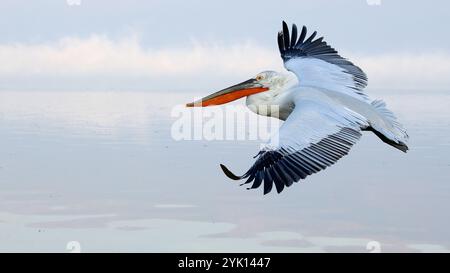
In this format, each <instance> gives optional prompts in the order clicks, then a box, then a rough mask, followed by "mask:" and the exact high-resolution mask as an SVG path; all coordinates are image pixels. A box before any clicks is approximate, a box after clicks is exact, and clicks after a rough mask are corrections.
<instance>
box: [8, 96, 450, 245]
mask: <svg viewBox="0 0 450 273" xmlns="http://www.w3.org/2000/svg"><path fill="white" fill-rule="evenodd" d="M370 94H371V95H372V96H374V95H375V94H376V95H377V96H379V97H382V98H383V99H385V101H386V102H387V103H388V106H389V108H391V109H392V110H393V111H394V112H395V113H396V114H397V115H398V117H399V118H400V120H401V122H403V123H404V125H405V126H406V127H407V129H408V133H409V135H410V143H409V146H410V151H409V152H408V153H407V154H404V153H402V152H400V151H398V150H395V149H393V148H391V147H389V146H387V145H385V144H384V143H382V142H381V141H379V140H378V139H377V138H376V137H375V136H374V135H372V134H370V133H364V135H363V137H362V139H361V141H359V143H357V144H356V145H355V146H354V147H353V149H352V151H351V153H350V154H349V155H348V156H346V157H345V158H343V159H342V160H340V161H339V162H338V163H337V164H336V165H334V166H333V167H332V168H329V169H327V170H326V171H323V172H320V173H318V174H316V175H313V176H310V177H308V178H307V179H306V180H304V181H303V182H300V183H297V184H295V185H293V186H292V187H290V188H289V189H287V190H285V191H284V192H283V193H282V194H280V195H278V194H276V193H275V192H273V193H270V194H268V195H265V196H264V195H263V194H262V190H261V189H258V190H253V191H247V190H245V188H244V187H239V186H238V183H236V182H234V181H233V182H232V181H231V180H229V179H228V178H227V177H225V175H224V174H223V173H222V171H221V170H220V168H219V163H225V164H226V165H227V166H229V167H230V168H231V169H232V170H234V171H236V172H237V173H242V172H244V171H245V170H247V168H248V167H250V166H251V164H253V162H254V161H253V158H252V157H253V156H254V155H255V154H256V153H257V151H258V149H259V142H258V141H252V140H247V141H206V140H196V141H175V140H174V139H173V138H172V136H171V126H172V124H173V122H174V121H175V118H174V117H172V116H171V111H172V109H173V107H174V106H175V105H176V104H183V103H186V102H189V101H192V99H193V98H194V97H195V95H199V94H188V93H186V94H183V93H173V94H172V93H167V92H159V93H144V92H90V93H88V92H0V150H1V153H0V251H56V252H67V251H69V250H68V243H69V242H72V241H75V242H77V243H76V244H79V246H80V247H81V251H83V252H91V251H93V252H95V251H132V252H139V251H150V252H172V251H187V252H199V251H215V252H227V251H233V252H249V251H252V252H305V251H306V252H310V251H313V252H347V251H349V252H368V250H367V249H366V246H367V244H368V243H369V242H370V241H377V242H379V244H380V246H381V251H383V252H388V251H407V252H421V251H424V252H427V251H439V252H440V251H450V217H449V213H448V211H449V210H450V179H449V177H450V176H449V175H450V157H449V154H450V109H449V107H448V105H449V102H450V93H449V92H434V93H429V92H414V93H406V92H395V93H387V92H384V93H381V92H380V93H377V92H370ZM242 103H243V102H242V101H240V102H237V104H242ZM69 246H70V244H69ZM69 248H70V247H69Z"/></svg>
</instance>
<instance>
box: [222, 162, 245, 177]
mask: <svg viewBox="0 0 450 273" xmlns="http://www.w3.org/2000/svg"><path fill="white" fill-rule="evenodd" d="M220 168H222V171H223V172H224V173H225V175H226V176H228V178H230V179H233V180H240V179H242V176H237V175H235V174H234V173H232V172H231V171H230V170H229V169H228V168H227V167H226V166H225V165H223V164H220Z"/></svg>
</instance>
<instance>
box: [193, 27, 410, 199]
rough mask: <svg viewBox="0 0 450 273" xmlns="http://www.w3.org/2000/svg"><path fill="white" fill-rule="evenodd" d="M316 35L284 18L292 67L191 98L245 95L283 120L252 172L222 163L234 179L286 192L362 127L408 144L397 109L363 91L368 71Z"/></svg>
mask: <svg viewBox="0 0 450 273" xmlns="http://www.w3.org/2000/svg"><path fill="white" fill-rule="evenodd" d="M316 35H317V32H316V31H314V32H313V33H312V34H311V35H310V36H309V37H307V36H308V35H307V28H306V27H305V26H303V28H302V29H301V31H300V32H299V31H298V29H297V26H296V25H295V24H293V25H292V29H291V33H290V31H289V28H288V25H287V24H286V22H284V21H283V23H282V30H281V31H280V32H279V33H278V47H279V51H280V54H281V58H282V60H283V62H284V67H285V68H286V69H287V70H288V71H290V72H292V73H293V74H292V73H289V74H288V73H279V72H275V71H264V72H261V73H259V74H257V75H256V76H255V77H253V78H251V79H249V80H247V81H244V82H242V83H239V84H237V85H233V86H231V87H229V88H226V89H223V90H220V91H218V92H216V93H214V94H211V95H209V96H206V97H204V98H203V99H201V100H198V101H195V102H192V103H188V104H187V105H186V106H187V107H195V106H200V107H205V106H212V105H220V104H224V103H228V102H231V101H234V100H237V99H239V98H242V97H246V105H247V107H248V108H249V109H250V110H251V111H253V112H255V113H256V114H260V115H266V116H273V117H276V118H278V119H280V120H283V121H284V122H283V124H282V126H281V127H280V128H279V130H278V132H277V133H276V134H274V135H273V136H271V140H270V141H269V142H268V143H267V145H265V146H264V147H263V148H262V149H261V150H260V151H259V153H258V154H257V155H256V156H255V158H256V157H257V159H256V161H255V163H254V164H253V166H252V167H251V168H250V169H249V170H248V171H247V172H246V173H244V174H243V175H241V176H238V175H235V174H234V173H232V172H231V171H230V170H229V169H228V168H227V167H226V166H224V165H222V164H220V166H221V168H222V170H223V172H224V173H225V175H226V176H228V177H229V178H231V179H233V180H241V179H246V181H245V182H244V183H242V184H241V185H248V184H250V183H252V184H251V185H250V186H249V187H248V188H247V189H256V188H259V187H260V186H261V185H264V194H267V193H269V192H270V191H271V190H272V188H273V185H275V188H276V190H277V192H278V193H281V192H282V191H283V189H284V188H285V187H290V186H291V185H292V184H293V183H294V182H298V181H299V180H301V179H305V178H306V177H307V176H308V175H311V174H314V173H317V172H319V171H321V170H324V169H325V168H327V167H329V166H331V165H333V164H334V163H335V162H336V161H338V160H339V159H340V158H342V157H343V156H344V155H347V154H348V152H349V150H350V148H351V147H352V146H353V144H355V143H356V141H357V140H358V139H359V138H360V137H361V131H370V132H372V133H374V134H375V135H376V136H378V137H379V138H380V139H381V140H382V141H383V142H385V143H387V144H389V145H390V146H392V147H394V148H397V149H399V150H400V151H403V152H406V151H407V150H408V146H407V140H408V134H407V133H406V130H405V128H404V127H403V126H402V125H401V124H400V123H399V122H398V121H397V118H396V117H395V115H394V114H393V113H392V112H391V111H390V110H388V109H387V108H386V104H385V103H384V102H383V101H382V100H379V99H371V98H370V97H369V96H368V95H367V94H366V93H364V91H363V90H364V88H365V87H366V86H367V76H366V74H365V73H364V71H362V69H361V68H359V67H358V66H356V65H354V64H353V63H352V62H350V61H349V60H347V59H345V58H343V57H341V56H340V55H339V54H338V52H337V51H336V50H335V49H334V48H332V47H331V46H329V45H328V44H327V43H326V42H325V41H324V40H323V37H321V38H317V39H315V38H316ZM294 74H295V76H294ZM293 77H294V78H296V79H294V80H293ZM270 106H277V107H278V109H279V111H277V113H276V115H274V114H273V113H271V111H262V109H263V108H264V109H270ZM275 139H276V140H277V141H273V140H275Z"/></svg>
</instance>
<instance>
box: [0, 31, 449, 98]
mask: <svg viewBox="0 0 450 273" xmlns="http://www.w3.org/2000/svg"><path fill="white" fill-rule="evenodd" d="M345 56H349V55H348V54H347V55H345ZM350 59H351V60H352V61H353V62H354V63H356V64H358V65H359V66H361V67H362V68H363V69H364V70H365V71H366V72H367V74H368V75H369V83H370V87H371V88H384V89H408V88H414V89H417V88H422V89H430V88H431V89H435V88H445V87H448V86H450V77H449V75H450V54H449V53H448V52H436V53H423V54H417V53H414V54H413V53H401V54H396V53H390V54H379V55H376V56H353V57H351V58H350ZM0 63H1V65H0V77H1V78H3V80H0V89H7V88H9V87H13V88H14V89H20V87H21V86H22V87H23V88H24V89H27V88H28V87H29V86H33V88H37V89H43V90H46V88H48V87H49V86H53V87H54V86H55V84H56V85H57V86H58V85H64V83H69V82H70V84H72V85H73V84H75V85H76V86H77V87H78V88H83V87H85V86H95V84H96V83H98V82H99V81H100V80H101V81H103V83H107V84H106V86H105V84H103V85H102V86H100V88H104V87H106V88H113V87H114V85H115V84H119V85H121V88H125V89H126V87H127V86H128V85H129V84H130V83H131V82H133V83H134V84H133V85H132V86H130V88H131V89H133V88H138V89H139V85H145V86H148V85H149V84H150V83H151V87H152V88H161V87H167V83H168V80H169V81H172V82H173V83H174V85H176V84H175V82H177V80H180V79H181V80H182V81H183V84H180V83H178V88H179V89H183V88H184V89H189V90H191V89H193V88H195V87H196V86H198V84H199V81H200V80H201V81H202V84H201V86H202V87H210V86H213V84H212V83H214V82H216V83H217V82H219V83H222V82H225V81H226V80H230V79H237V78H239V79H244V77H248V76H251V75H254V74H256V73H258V72H260V71H261V70H267V69H273V70H280V69H282V62H281V59H280V58H279V54H278V52H277V50H276V47H275V45H274V48H267V47H263V46H260V45H258V44H257V43H255V42H244V43H238V44H234V45H223V44H210V43H207V44H205V43H201V42H195V41H194V42H192V43H190V45H188V46H184V47H168V48H151V47H150V48H145V47H143V46H142V45H141V43H140V42H139V39H138V38H137V37H136V36H133V35H131V36H127V37H125V38H123V39H120V40H112V39H109V38H108V37H107V36H104V35H92V36H90V37H88V38H84V39H82V38H77V37H66V38H62V39H60V40H58V41H55V42H49V43H42V44H21V43H16V44H3V45H1V44H0ZM218 78H220V79H218ZM136 79H140V80H139V81H136ZM68 81H69V82H68ZM59 88H62V89H64V86H59Z"/></svg>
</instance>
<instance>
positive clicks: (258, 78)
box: [256, 75, 264, 81]
mask: <svg viewBox="0 0 450 273" xmlns="http://www.w3.org/2000/svg"><path fill="white" fill-rule="evenodd" d="M263 79H264V76H263V75H258V76H256V80H257V81H260V80H263Z"/></svg>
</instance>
